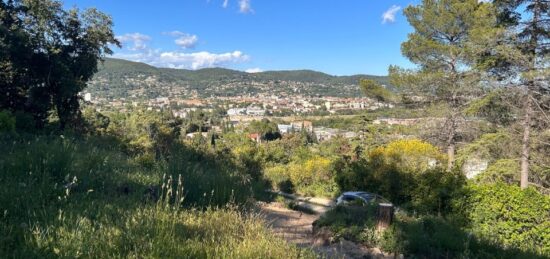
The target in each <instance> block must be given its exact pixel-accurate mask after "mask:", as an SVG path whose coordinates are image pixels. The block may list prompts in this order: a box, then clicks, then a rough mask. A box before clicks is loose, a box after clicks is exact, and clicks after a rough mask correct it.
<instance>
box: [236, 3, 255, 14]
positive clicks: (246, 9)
mask: <svg viewBox="0 0 550 259" xmlns="http://www.w3.org/2000/svg"><path fill="white" fill-rule="evenodd" d="M239 11H240V12H241V13H252V12H254V10H252V6H251V5H250V0H239Z"/></svg>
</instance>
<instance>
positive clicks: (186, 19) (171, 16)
mask: <svg viewBox="0 0 550 259" xmlns="http://www.w3.org/2000/svg"><path fill="white" fill-rule="evenodd" d="M412 1H413V2H411V0H409V1H401V0H340V1H337V0H316V1H313V0H162V1H161V0H158V1H145V0H133V1H131V0H115V1H110V0H65V5H66V6H67V7H73V6H77V7H79V8H81V9H84V8H88V7H96V8H98V9H100V10H101V11H103V12H106V13H108V14H110V15H111V16H112V17H113V20H114V22H115V27H114V30H115V33H116V35H117V36H118V37H119V40H120V41H122V42H123V48H122V49H116V50H115V57H119V58H124V59H129V60H134V61H140V62H145V63H149V64H151V65H155V66H160V67H175V68H185V69H199V68H204V67H227V68H231V69H238V70H243V71H266V70H290V69H292V70H293V69H313V70H318V71H322V72H325V73H329V74H333V75H351V74H359V73H362V74H374V75H385V74H387V68H388V66H389V65H391V64H395V65H401V66H407V67H408V66H411V65H410V64H409V63H408V61H407V60H406V59H405V58H403V57H402V56H401V51H400V44H401V42H403V41H404V40H405V39H406V37H407V33H408V32H410V30H411V28H410V26H409V25H408V24H407V21H406V19H405V18H404V17H403V16H402V10H403V8H404V7H406V6H407V5H409V4H411V3H414V2H416V1H414V0H412Z"/></svg>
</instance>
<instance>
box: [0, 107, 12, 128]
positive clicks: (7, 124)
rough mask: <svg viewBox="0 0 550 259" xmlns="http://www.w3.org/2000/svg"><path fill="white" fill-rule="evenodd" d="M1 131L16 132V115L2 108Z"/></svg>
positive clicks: (0, 114)
mask: <svg viewBox="0 0 550 259" xmlns="http://www.w3.org/2000/svg"><path fill="white" fill-rule="evenodd" d="M0 132H10V133H11V132H15V117H14V116H12V115H11V113H10V112H7V111H2V110H0Z"/></svg>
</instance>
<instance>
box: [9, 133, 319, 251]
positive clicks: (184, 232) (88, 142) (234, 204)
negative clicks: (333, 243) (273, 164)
mask: <svg viewBox="0 0 550 259" xmlns="http://www.w3.org/2000/svg"><path fill="white" fill-rule="evenodd" d="M119 147H120V145H119V144H118V143H116V141H115V142H113V141H105V140H104V139H97V138H87V139H82V138H72V137H61V136H38V137H37V136H23V137H22V136H18V137H14V136H0V154H1V156H0V258H37V257H40V258H43V257H45V258H48V257H70V258H72V257H94V258H113V257H138V258H142V257H147V258H300V257H312V254H310V253H309V252H308V251H304V250H301V249H298V248H296V247H294V246H290V245H288V244H286V243H285V242H284V241H283V240H281V239H279V238H277V237H275V236H273V235H272V234H271V232H269V231H268V230H267V229H266V228H265V226H264V224H263V221H262V219H261V218H260V217H259V216H257V215H254V214H251V213H248V212H246V210H243V209H242V206H241V205H240V204H245V203H246V200H248V199H249V198H251V197H252V192H251V189H252V188H251V187H250V186H251V184H250V182H249V181H247V178H246V177H244V176H242V175H239V174H238V172H233V171H232V170H231V168H232V167H231V165H228V164H219V163H216V162H215V157H210V158H212V159H213V160H212V161H210V160H207V159H206V160H193V159H192V158H191V157H190V156H191V155H192V156H202V155H204V154H201V153H200V152H198V151H196V152H195V151H193V150H186V151H182V152H183V153H182V154H180V155H179V156H176V157H177V159H171V160H170V161H164V162H156V161H155V162H154V163H153V165H152V166H143V165H141V163H139V162H136V161H137V160H136V159H135V158H134V157H131V156H129V155H127V154H125V153H124V152H122V151H121V149H120V148H119ZM185 152H188V153H187V155H185ZM192 152H195V153H192ZM201 162H202V163H201ZM222 165H223V166H222ZM163 176H164V178H163Z"/></svg>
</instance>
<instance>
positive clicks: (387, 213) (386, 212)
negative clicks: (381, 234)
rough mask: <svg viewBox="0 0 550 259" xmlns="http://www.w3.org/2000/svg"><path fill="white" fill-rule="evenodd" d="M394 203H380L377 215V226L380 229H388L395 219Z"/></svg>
mask: <svg viewBox="0 0 550 259" xmlns="http://www.w3.org/2000/svg"><path fill="white" fill-rule="evenodd" d="M393 212H394V211H393V204H391V203H380V204H378V213H377V214H378V215H377V217H378V218H377V227H376V229H377V230H378V231H384V230H386V229H387V228H388V227H389V226H390V225H391V223H392V221H393Z"/></svg>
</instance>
